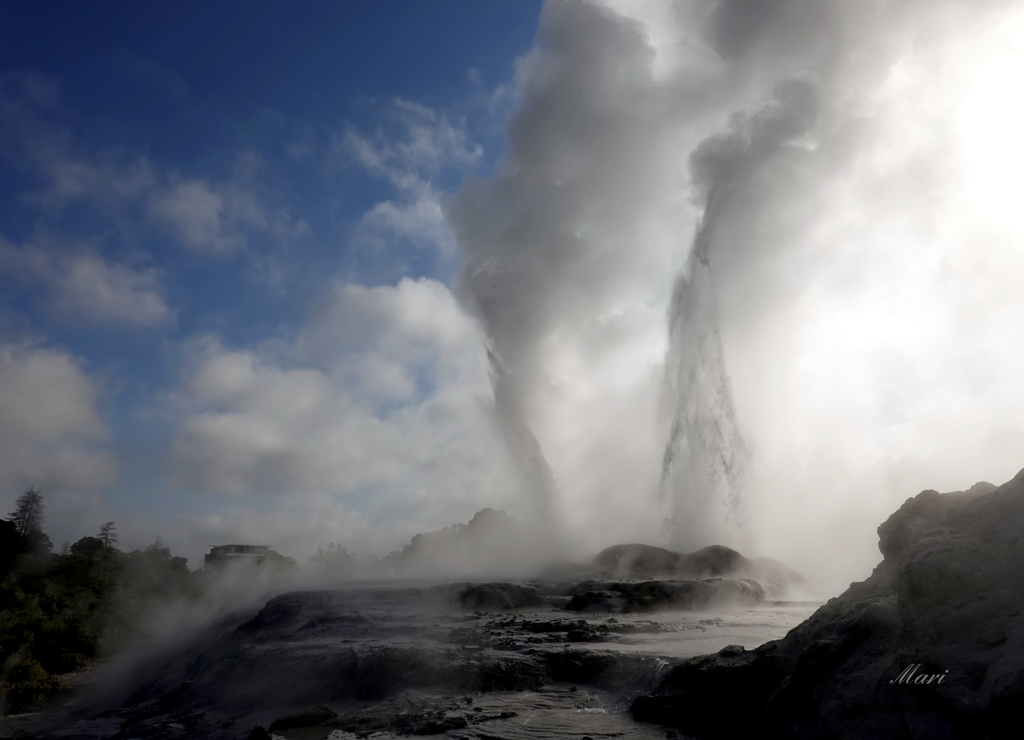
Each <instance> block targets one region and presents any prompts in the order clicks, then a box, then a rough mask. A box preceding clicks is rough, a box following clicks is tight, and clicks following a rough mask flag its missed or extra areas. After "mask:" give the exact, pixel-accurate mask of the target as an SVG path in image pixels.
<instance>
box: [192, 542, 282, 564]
mask: <svg viewBox="0 0 1024 740" xmlns="http://www.w3.org/2000/svg"><path fill="white" fill-rule="evenodd" d="M269 552H270V546H269V545H215V546H213V547H211V548H210V552H208V553H207V554H206V555H205V556H203V567H204V568H222V567H223V566H225V565H228V564H239V563H246V564H248V565H262V564H263V561H264V559H265V558H266V557H267V554H268V553H269Z"/></svg>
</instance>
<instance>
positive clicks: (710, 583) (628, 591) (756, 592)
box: [566, 578, 765, 612]
mask: <svg viewBox="0 0 1024 740" xmlns="http://www.w3.org/2000/svg"><path fill="white" fill-rule="evenodd" d="M764 598H765V594H764V589H762V588H761V586H760V584H758V583H757V582H756V581H751V580H747V579H737V580H730V579H723V578H712V579H708V580H703V581H643V582H641V583H630V582H625V583H595V582H587V583H583V584H581V585H580V587H579V589H578V590H577V591H576V593H575V594H574V595H573V597H572V599H571V600H570V601H569V604H568V605H567V606H566V609H567V610H569V611H580V612H595V611H608V612H651V611H667V610H691V609H710V608H716V607H726V606H753V605H755V604H758V603H760V602H762V601H764Z"/></svg>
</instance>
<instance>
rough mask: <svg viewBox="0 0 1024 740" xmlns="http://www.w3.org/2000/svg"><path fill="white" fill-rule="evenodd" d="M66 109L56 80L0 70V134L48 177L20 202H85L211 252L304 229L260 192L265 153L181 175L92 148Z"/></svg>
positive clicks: (121, 222) (131, 230)
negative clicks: (224, 167)
mask: <svg viewBox="0 0 1024 740" xmlns="http://www.w3.org/2000/svg"><path fill="white" fill-rule="evenodd" d="M69 117H70V114H69V113H68V112H67V111H66V110H64V108H63V106H62V103H61V100H60V92H59V87H58V86H56V85H55V84H54V83H53V81H52V80H49V79H48V78H46V77H44V76H42V75H38V74H30V75H20V76H19V75H14V76H12V75H0V142H2V143H4V144H5V146H6V150H7V151H8V152H9V154H10V156H12V157H16V161H17V162H18V165H19V166H22V167H24V166H26V165H28V166H29V167H30V168H32V169H34V170H35V171H36V173H37V174H39V175H41V176H42V179H43V180H44V182H45V185H44V186H43V187H42V188H40V189H38V190H35V191H32V192H28V193H25V194H23V195H22V202H24V203H26V204H27V205H29V206H32V207H34V208H36V209H39V210H41V211H43V213H44V214H45V215H47V216H52V215H54V214H57V213H59V212H60V211H61V210H62V209H63V208H65V207H66V206H67V205H68V204H70V203H73V202H84V203H87V204H89V205H90V206H91V207H93V208H95V209H96V210H97V211H98V212H100V213H101V214H103V215H104V216H106V217H108V218H110V219H113V220H114V221H115V223H116V224H117V226H118V228H119V230H120V231H122V232H123V233H125V234H127V235H135V234H137V233H139V232H140V231H141V232H143V233H144V232H145V231H153V230H154V229H157V230H160V231H163V232H164V233H166V234H168V235H169V236H171V237H172V238H173V239H175V240H176V241H177V242H178V243H180V244H181V245H182V246H183V247H185V248H186V249H190V250H192V251H195V252H199V253H201V254H206V255H210V256H222V255H225V254H228V253H231V252H234V251H237V250H239V249H242V248H244V247H246V246H247V245H248V244H249V241H250V239H251V238H252V237H253V236H254V235H265V236H268V237H270V238H271V239H273V240H275V241H276V242H279V243H280V242H287V241H289V240H290V239H291V238H293V237H294V236H297V235H299V234H301V233H302V232H303V231H304V230H305V224H304V223H303V222H302V221H301V220H297V219H294V218H292V216H291V214H290V213H289V212H288V211H287V209H281V208H272V207H270V206H269V205H268V204H267V203H266V202H265V198H264V197H263V196H262V195H261V193H260V192H258V190H259V188H258V187H257V177H256V176H257V173H258V170H259V167H260V158H259V156H258V155H256V154H255V153H254V152H251V151H243V152H240V153H239V155H238V157H237V158H236V160H235V162H234V164H233V167H232V169H231V172H229V173H228V174H227V176H226V177H221V178H215V177H209V176H207V177H183V176H182V175H180V174H179V173H177V172H175V171H173V170H171V169H169V168H166V167H162V166H160V165H159V164H158V163H155V162H152V161H150V160H149V159H148V158H146V157H132V156H129V155H128V154H127V153H125V152H124V151H121V150H117V149H107V150H101V151H89V150H88V149H86V148H85V147H83V146H82V145H81V144H80V143H79V142H78V141H77V138H76V136H75V135H74V133H73V130H72V128H71V126H70V125H69V124H68V123H67V121H66V119H68V118H69ZM146 219H148V222H147V221H146Z"/></svg>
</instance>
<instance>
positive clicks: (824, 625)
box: [633, 471, 1024, 739]
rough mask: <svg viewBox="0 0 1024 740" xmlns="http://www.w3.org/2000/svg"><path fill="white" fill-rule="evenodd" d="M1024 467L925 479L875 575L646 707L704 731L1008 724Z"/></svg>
mask: <svg viewBox="0 0 1024 740" xmlns="http://www.w3.org/2000/svg"><path fill="white" fill-rule="evenodd" d="M1022 531H1024V471H1022V472H1021V473H1019V474H1018V475H1017V476H1016V477H1015V478H1014V479H1013V480H1012V481H1010V482H1009V483H1006V484H1005V485H1003V486H1000V487H999V488H995V487H993V486H991V485H990V484H978V485H976V486H974V487H973V488H972V489H970V490H969V491H964V492H958V493H953V494H938V493H936V492H934V491H925V492H923V493H921V494H919V495H918V496H916V497H914V498H912V499H909V500H908V501H907V502H906V503H905V504H903V506H902V507H900V509H899V510H898V511H896V512H895V513H894V514H893V515H892V516H891V517H889V519H888V520H887V521H886V522H885V523H884V524H882V526H880V527H879V529H878V532H879V538H880V542H879V549H880V550H881V551H882V553H883V554H884V555H885V559H884V560H883V561H882V563H881V564H880V565H879V566H878V567H877V568H875V571H874V572H873V573H872V575H871V577H870V578H868V579H867V580H866V581H864V582H862V583H855V584H852V585H851V586H850V588H849V589H848V590H847V591H846V592H845V593H844V594H842V595H841V596H839V597H837V598H834V599H832V600H831V601H829V602H828V603H827V604H825V605H824V606H822V607H821V608H820V609H819V610H818V611H817V612H816V613H815V614H814V615H813V616H812V617H811V618H810V619H808V620H807V621H806V622H804V623H803V624H801V625H800V626H799V627H797V628H795V629H794V630H792V631H791V632H790V633H789V634H788V635H787V636H786V637H785V638H783V639H782V640H778V641H775V642H770V643H767V644H765V645H763V646H761V647H760V648H757V649H755V650H751V651H746V650H743V649H742V648H738V647H731V648H726V649H724V650H722V651H721V652H719V653H718V654H716V655H709V656H703V657H700V658H695V659H692V660H688V661H685V662H683V663H682V664H680V665H678V666H677V667H675V668H674V669H673V671H672V672H671V674H670V675H669V676H668V677H667V678H666V680H665V681H664V682H663V683H662V684H661V685H660V686H659V687H658V689H657V690H656V691H654V692H653V693H651V694H648V695H645V696H641V697H639V698H638V699H636V701H635V702H634V704H633V713H634V716H635V717H636V718H637V719H641V720H647V721H653V722H660V723H662V724H666V725H671V726H673V727H677V728H679V729H681V730H683V731H684V732H686V733H687V734H690V735H694V736H696V737H702V738H733V737H747V736H750V737H754V736H768V737H777V738H830V739H832V738H837V739H841V738H851V739H852V738H867V737H870V738H955V737H971V738H997V737H1007V736H1008V735H1007V734H1006V732H1007V730H1006V729H1005V728H1006V727H1010V726H1011V725H1010V724H1009V723H1010V722H1011V721H1012V720H1013V719H1014V718H1015V712H1014V709H1015V708H1016V707H1018V706H1020V703H1021V702H1022V701H1024V620H1022V619H1021V608H1022V606H1024V535H1022V534H1021V533H1022Z"/></svg>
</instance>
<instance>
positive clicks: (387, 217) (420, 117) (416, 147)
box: [335, 100, 483, 258]
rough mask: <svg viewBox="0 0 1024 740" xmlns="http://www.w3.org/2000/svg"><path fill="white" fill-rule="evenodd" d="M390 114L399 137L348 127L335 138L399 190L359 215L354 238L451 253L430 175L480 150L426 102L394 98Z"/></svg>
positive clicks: (468, 164)
mask: <svg viewBox="0 0 1024 740" xmlns="http://www.w3.org/2000/svg"><path fill="white" fill-rule="evenodd" d="M391 113H392V117H393V118H394V119H395V120H396V121H397V122H398V125H399V127H400V128H401V130H402V133H401V135H400V136H396V137H388V136H385V135H384V134H383V133H380V132H378V133H377V134H376V135H375V136H372V137H367V136H364V135H362V134H359V133H358V132H356V131H354V130H352V129H349V130H347V131H345V133H344V134H343V135H342V136H341V137H340V138H338V139H337V140H336V141H335V148H336V149H337V150H338V151H339V152H343V153H344V154H345V155H347V156H348V157H350V158H351V159H353V160H354V161H355V162H356V163H358V164H359V165H360V166H361V167H363V168H364V169H365V170H366V171H367V172H369V173H370V174H372V175H375V176H377V177H381V178H384V179H386V180H388V181H390V182H391V184H392V185H393V186H394V187H395V189H396V190H398V192H399V193H400V197H399V198H398V199H395V200H386V201H383V202H381V203H378V204H376V205H375V206H374V207H373V208H371V209H370V210H369V211H368V212H367V213H366V214H365V215H364V216H363V218H362V221H361V223H360V226H359V229H358V230H357V232H356V235H355V236H356V240H357V242H362V243H364V244H369V245H371V246H381V245H386V244H388V243H390V242H392V241H393V240H394V239H395V237H398V238H404V239H408V240H409V241H410V242H412V243H413V244H414V245H415V246H416V247H417V248H420V249H425V248H434V249H436V250H438V251H439V252H440V253H441V254H442V255H443V256H445V257H449V258H450V257H453V256H454V255H455V240H454V238H453V236H452V233H451V229H450V228H449V226H448V223H447V221H446V219H445V216H444V212H443V208H442V201H443V198H444V196H443V193H442V191H441V190H439V189H438V187H437V186H436V185H435V184H434V180H435V178H437V177H438V175H439V174H440V173H442V172H443V171H445V170H449V169H452V168H458V169H461V168H472V167H474V166H476V165H477V164H478V163H479V161H480V159H481V158H482V156H483V150H482V149H481V148H480V147H479V146H478V145H474V144H472V143H471V142H470V141H469V138H468V136H467V133H466V129H465V126H464V125H457V124H455V123H453V122H452V121H451V120H449V119H448V118H447V117H446V116H444V115H442V114H440V113H438V112H437V111H434V110H431V109H430V108H427V107H426V106H422V105H418V104H415V103H410V102H408V101H404V100H396V101H395V102H394V104H393V108H392V111H391Z"/></svg>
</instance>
